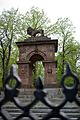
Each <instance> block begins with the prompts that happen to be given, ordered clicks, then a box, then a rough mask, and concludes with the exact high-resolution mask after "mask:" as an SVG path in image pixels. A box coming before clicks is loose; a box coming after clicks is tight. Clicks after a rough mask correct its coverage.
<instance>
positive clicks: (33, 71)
mask: <svg viewBox="0 0 80 120" xmlns="http://www.w3.org/2000/svg"><path fill="white" fill-rule="evenodd" d="M29 61H30V64H29V65H30V66H29V68H30V70H29V72H30V81H32V82H33V83H32V85H34V82H35V80H36V79H37V77H38V76H42V74H41V71H43V74H44V75H45V71H44V70H43V69H44V68H45V66H44V63H43V62H44V58H43V56H41V55H40V54H39V53H38V54H33V55H32V56H31V57H30V59H29ZM40 66H41V67H42V68H41V71H39V69H40ZM44 75H43V76H44ZM43 76H42V77H43Z"/></svg>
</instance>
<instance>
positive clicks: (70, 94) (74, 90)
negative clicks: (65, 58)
mask: <svg viewBox="0 0 80 120" xmlns="http://www.w3.org/2000/svg"><path fill="white" fill-rule="evenodd" d="M66 66H67V67H66V71H65V73H64V74H63V76H62V79H61V87H62V92H63V94H64V99H63V100H62V102H61V103H60V104H59V105H57V106H55V105H53V104H52V103H51V102H50V101H49V100H48V98H47V94H46V92H45V90H44V85H43V83H42V79H41V78H40V77H39V78H38V79H37V81H36V83H35V88H36V90H35V91H34V100H33V101H32V102H31V103H29V104H28V105H25V106H23V105H22V103H21V102H20V101H19V98H18V94H19V89H20V86H21V79H20V78H19V76H18V75H17V72H16V68H15V65H12V68H11V72H10V74H9V76H8V77H7V78H6V81H5V91H4V98H2V99H1V100H0V116H1V117H2V119H3V120H13V118H12V117H11V115H10V114H9V112H8V111H7V110H5V109H3V105H5V104H6V103H7V102H9V101H10V102H12V103H14V104H15V105H16V106H17V107H18V108H19V109H20V110H22V113H21V114H20V115H19V116H18V117H16V118H14V120H19V119H20V120H21V118H24V117H29V119H31V120H39V118H38V117H37V116H36V115H34V114H33V113H31V111H30V110H31V108H32V107H34V106H35V105H36V104H37V103H38V102H39V101H40V102H42V103H43V104H44V105H46V106H47V107H49V108H50V109H51V111H50V112H48V113H47V114H46V115H45V116H43V117H42V118H41V119H40V120H49V119H50V118H59V119H60V120H71V118H69V117H68V116H67V115H66V114H65V113H64V112H62V111H61V109H63V107H64V106H65V105H66V104H67V102H70V103H72V102H75V103H76V104H77V105H78V106H79V107H80V99H79V97H78V86H79V84H80V82H79V78H78V77H77V75H76V74H75V73H73V72H72V71H71V68H70V65H69V64H68V63H66ZM68 77H72V78H73V80H74V84H73V86H71V87H68V86H66V84H65V80H66V79H68ZM11 79H14V80H15V81H16V84H15V86H14V87H10V85H9V82H10V80H11ZM76 120H80V117H78V118H76Z"/></svg>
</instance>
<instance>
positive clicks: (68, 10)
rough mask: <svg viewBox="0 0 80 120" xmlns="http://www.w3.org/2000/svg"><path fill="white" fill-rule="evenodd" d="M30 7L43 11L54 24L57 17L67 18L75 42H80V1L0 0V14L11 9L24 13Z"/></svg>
mask: <svg viewBox="0 0 80 120" xmlns="http://www.w3.org/2000/svg"><path fill="white" fill-rule="evenodd" d="M32 6H34V7H39V8H40V9H43V10H44V12H45V13H46V14H47V16H48V17H49V18H50V19H51V21H54V22H55V21H56V20H57V19H58V18H59V17H63V18H64V17H68V18H69V19H70V20H71V21H72V23H73V25H74V27H76V40H77V41H80V0H0V13H1V12H2V11H3V10H4V9H5V10H10V9H11V8H12V7H13V8H15V9H16V8H19V11H20V12H22V13H25V12H26V11H27V10H30V8H31V7H32Z"/></svg>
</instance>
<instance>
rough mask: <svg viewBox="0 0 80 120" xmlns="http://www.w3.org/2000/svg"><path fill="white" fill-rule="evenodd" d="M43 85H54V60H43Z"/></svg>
mask: <svg viewBox="0 0 80 120" xmlns="http://www.w3.org/2000/svg"><path fill="white" fill-rule="evenodd" d="M44 66H45V78H44V79H45V81H44V84H45V87H48V88H51V87H56V65H55V62H54V61H45V62H44Z"/></svg>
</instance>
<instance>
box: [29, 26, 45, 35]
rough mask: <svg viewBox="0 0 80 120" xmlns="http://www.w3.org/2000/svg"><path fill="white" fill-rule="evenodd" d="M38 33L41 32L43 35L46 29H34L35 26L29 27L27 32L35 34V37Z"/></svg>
mask: <svg viewBox="0 0 80 120" xmlns="http://www.w3.org/2000/svg"><path fill="white" fill-rule="evenodd" d="M38 33H40V34H41V36H44V30H42V29H38V30H37V29H33V28H31V27H28V29H27V34H29V35H30V36H31V37H32V36H33V37H35V36H36V35H37V34H38Z"/></svg>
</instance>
